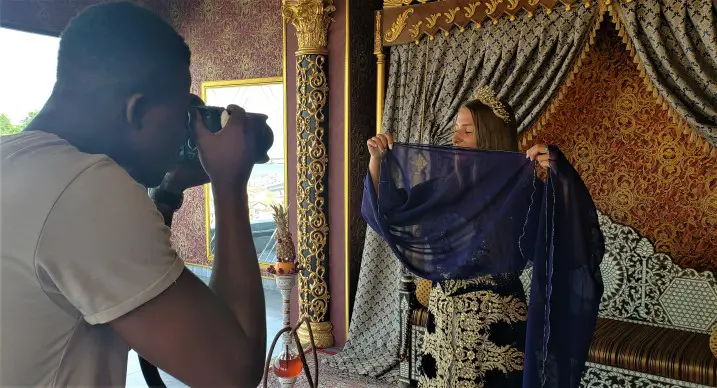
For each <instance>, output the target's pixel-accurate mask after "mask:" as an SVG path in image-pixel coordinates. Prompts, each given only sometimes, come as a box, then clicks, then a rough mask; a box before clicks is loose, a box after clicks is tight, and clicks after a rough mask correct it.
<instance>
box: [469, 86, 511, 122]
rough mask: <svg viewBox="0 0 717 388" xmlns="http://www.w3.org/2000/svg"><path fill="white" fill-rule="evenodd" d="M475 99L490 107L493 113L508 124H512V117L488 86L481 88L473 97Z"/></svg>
mask: <svg viewBox="0 0 717 388" xmlns="http://www.w3.org/2000/svg"><path fill="white" fill-rule="evenodd" d="M473 99H474V100H478V101H480V102H482V103H483V104H485V105H487V106H488V107H490V109H492V110H493V113H495V115H496V116H498V117H500V118H501V119H502V120H503V121H505V122H506V123H509V122H510V115H509V114H508V111H507V110H505V106H503V104H502V103H501V102H500V101H499V100H498V97H496V96H495V93H493V91H492V90H491V89H490V88H489V87H488V86H481V87H479V88H478V90H476V92H475V94H474V95H473Z"/></svg>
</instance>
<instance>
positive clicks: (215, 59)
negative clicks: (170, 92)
mask: <svg viewBox="0 0 717 388" xmlns="http://www.w3.org/2000/svg"><path fill="white" fill-rule="evenodd" d="M169 13H170V19H171V20H172V24H173V25H174V26H175V27H176V28H177V30H178V31H179V33H180V34H182V36H184V38H185V39H186V41H187V44H188V45H189V47H190V49H191V50H192V67H191V70H192V78H193V80H192V90H193V91H194V92H195V93H199V91H200V83H201V82H202V81H218V80H236V79H245V78H263V77H277V76H280V75H282V66H281V60H282V53H281V50H282V34H281V0H213V1H208V0H172V1H171V2H170V10H169Z"/></svg>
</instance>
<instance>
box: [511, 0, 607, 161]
mask: <svg viewBox="0 0 717 388" xmlns="http://www.w3.org/2000/svg"><path fill="white" fill-rule="evenodd" d="M586 4H589V3H586ZM587 7H589V5H588V6H587ZM604 17H605V7H604V6H602V5H601V6H600V11H599V14H598V17H597V20H596V21H595V25H594V26H593V28H592V31H590V35H589V36H588V41H587V42H586V43H585V46H584V47H583V49H582V51H581V52H580V55H579V57H578V58H577V59H576V61H575V64H573V68H572V69H571V70H570V73H568V76H567V77H566V79H565V82H563V84H562V85H560V87H559V89H558V92H557V94H556V95H555V96H553V98H552V100H551V101H550V102H549V103H548V106H547V108H546V109H545V111H544V112H543V114H541V115H540V118H538V121H537V122H536V123H535V124H533V126H532V127H531V128H529V129H527V130H526V131H524V132H523V134H522V136H521V138H522V139H521V144H522V146H523V147H526V146H527V145H528V142H529V141H532V140H533V138H537V137H538V132H540V130H541V129H543V126H545V125H546V124H547V123H548V119H549V118H550V117H551V116H552V114H553V113H555V110H556V109H557V108H558V106H559V104H560V102H561V101H562V100H563V97H565V95H566V94H567V92H568V89H570V86H572V84H573V81H574V80H575V75H576V74H578V72H579V71H580V68H581V67H582V65H583V63H584V62H585V59H586V58H587V57H588V53H589V52H590V48H591V47H592V46H593V45H594V44H595V37H596V36H597V32H598V30H599V29H600V24H602V21H603V19H604Z"/></svg>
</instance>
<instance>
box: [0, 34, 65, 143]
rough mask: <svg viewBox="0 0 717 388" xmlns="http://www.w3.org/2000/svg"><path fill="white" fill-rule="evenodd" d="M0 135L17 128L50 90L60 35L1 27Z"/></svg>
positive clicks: (32, 114)
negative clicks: (47, 34) (0, 91)
mask: <svg viewBox="0 0 717 388" xmlns="http://www.w3.org/2000/svg"><path fill="white" fill-rule="evenodd" d="M0 42H2V46H0V47H1V49H2V51H1V52H2V58H3V59H2V60H0V85H2V87H1V90H2V93H0V135H11V134H13V133H17V132H20V131H21V130H22V129H23V128H25V126H26V125H27V124H29V123H30V121H31V120H32V118H33V117H35V115H36V114H37V112H38V111H39V110H40V109H41V108H42V106H43V105H44V104H45V101H47V99H48V97H50V94H51V93H52V88H53V86H54V85H55V74H56V72H57V49H58V47H59V43H60V39H59V38H56V37H54V36H46V35H40V34H33V33H29V32H22V31H15V30H11V29H7V28H0Z"/></svg>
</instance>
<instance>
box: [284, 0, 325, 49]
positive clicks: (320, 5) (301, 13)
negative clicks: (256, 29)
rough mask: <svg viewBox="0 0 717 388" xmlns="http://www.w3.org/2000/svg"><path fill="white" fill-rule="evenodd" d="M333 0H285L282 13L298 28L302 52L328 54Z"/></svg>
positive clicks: (297, 35)
mask: <svg viewBox="0 0 717 388" xmlns="http://www.w3.org/2000/svg"><path fill="white" fill-rule="evenodd" d="M334 11H336V7H334V5H333V0H283V4H282V9H281V13H282V15H283V16H284V18H285V19H286V21H287V22H289V23H291V24H293V25H294V28H296V37H297V39H298V41H299V53H300V54H327V52H328V50H327V46H328V33H329V24H331V22H332V21H333V19H332V18H331V16H329V15H330V14H331V13H332V12H334Z"/></svg>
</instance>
